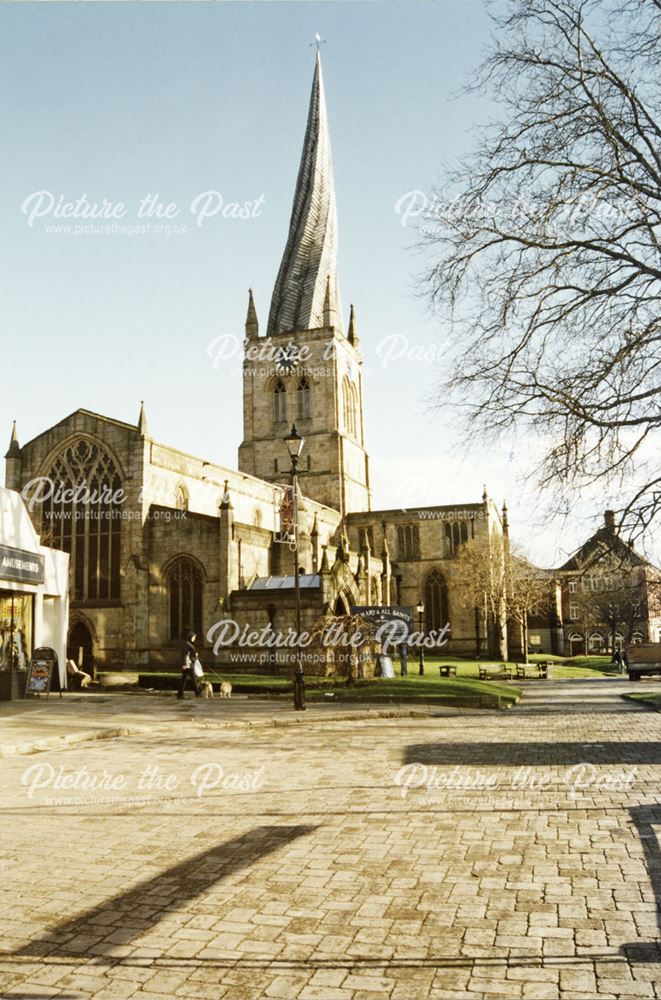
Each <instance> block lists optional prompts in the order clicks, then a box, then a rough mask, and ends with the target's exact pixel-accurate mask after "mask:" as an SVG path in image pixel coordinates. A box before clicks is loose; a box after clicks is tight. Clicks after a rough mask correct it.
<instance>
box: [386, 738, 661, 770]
mask: <svg viewBox="0 0 661 1000" xmlns="http://www.w3.org/2000/svg"><path fill="white" fill-rule="evenodd" d="M403 760H404V763H405V764H439V765H443V764H467V765H470V766H475V765H477V764H489V765H490V766H491V767H522V766H525V767H535V766H536V765H543V766H546V767H553V766H554V765H563V766H570V765H572V764H661V743H659V742H656V741H654V740H649V741H635V742H634V741H632V742H627V741H624V740H623V741H607V740H598V741H597V740H595V741H594V742H592V743H555V742H552V743H551V742H549V743H542V742H539V743H531V742H526V743H511V742H510V743H504V742H503V743H495V742H489V743H449V742H448V743H412V744H410V745H409V746H407V747H406V749H405V751H404V758H403Z"/></svg>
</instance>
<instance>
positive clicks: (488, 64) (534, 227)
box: [421, 0, 661, 538]
mask: <svg viewBox="0 0 661 1000" xmlns="http://www.w3.org/2000/svg"><path fill="white" fill-rule="evenodd" d="M495 21H496V40H495V42H494V45H493V48H492V50H491V52H490V54H489V56H488V57H487V59H486V61H485V62H484V64H483V65H482V67H481V69H480V71H479V72H478V75H477V78H476V80H475V82H474V84H472V85H471V86H470V87H469V88H468V89H469V90H474V89H477V90H481V91H484V92H486V93H490V94H491V95H492V96H493V97H494V99H495V100H496V102H498V103H499V104H500V106H501V108H502V114H501V115H499V117H498V121H496V122H494V123H493V124H491V125H490V126H487V127H486V128H485V129H484V130H483V131H482V132H481V133H480V138H479V145H478V147H477V149H476V151H475V152H474V153H473V154H471V155H470V156H469V157H468V158H467V159H466V160H465V161H464V162H463V163H462V164H461V166H460V168H459V169H458V170H456V171H455V172H453V173H452V174H450V175H448V177H447V178H446V180H447V185H444V186H443V188H442V190H438V191H437V192H436V196H435V199H434V200H433V201H432V203H431V208H430V211H429V212H428V213H427V216H426V218H425V220H424V223H423V225H422V229H421V243H422V248H423V250H424V251H425V252H426V253H429V254H431V257H430V263H429V267H428V270H427V284H426V286H425V287H426V290H427V292H428V294H429V296H430V297H431V300H432V302H433V303H434V305H435V306H436V307H438V308H439V309H442V310H443V311H444V312H447V310H448V309H449V310H450V314H451V316H452V319H453V331H454V335H455V350H454V351H453V374H452V375H451V376H449V377H448V381H447V384H446V385H444V386H443V390H444V391H443V396H444V398H446V396H447V391H448V390H449V393H450V396H451V397H452V398H454V400H455V402H456V403H457V404H458V405H459V406H460V407H462V408H463V410H464V415H465V417H466V419H467V426H468V427H469V428H470V435H471V437H474V435H475V433H476V431H480V432H482V433H483V434H485V435H491V436H494V435H496V436H497V435H500V434H510V433H512V432H513V431H514V429H515V428H522V429H525V430H526V431H527V432H528V433H532V435H533V439H534V440H535V441H536V442H538V443H539V446H540V449H541V452H540V454H541V456H542V457H541V458H540V460H539V464H538V466H537V467H536V468H535V469H534V470H533V474H534V475H536V477H537V481H538V482H539V483H540V484H541V485H542V486H543V487H546V488H548V489H549V490H550V494H549V496H550V497H551V498H552V499H553V501H554V502H555V503H556V504H557V509H561V508H562V507H566V506H567V502H568V498H571V497H572V496H574V495H575V492H574V491H575V490H576V489H580V488H582V487H585V486H594V484H598V485H599V486H600V488H602V489H603V491H604V492H606V491H610V492H611V494H613V495H617V496H619V498H620V499H619V500H618V501H617V504H616V505H615V506H616V511H617V514H618V521H619V524H620V526H621V527H622V529H623V530H624V531H626V532H627V533H628V534H629V535H630V537H632V538H633V537H636V536H638V535H639V534H641V533H642V531H643V530H644V529H645V528H646V527H647V526H649V525H650V524H651V523H652V522H653V521H654V519H655V518H656V517H658V515H659V513H660V512H661V472H660V470H659V467H658V465H659V463H658V461H657V460H656V456H655V455H654V453H653V451H652V448H653V446H654V439H655V438H656V448H657V451H658V437H657V435H658V430H659V426H660V424H661V320H660V317H659V303H660V301H661V256H660V253H659V250H660V247H659V222H660V216H661V141H660V140H661V108H660V104H661V101H660V97H661V74H660V73H659V65H660V64H661V0H629V2H622V0H620V2H617V0H598V2H597V0H511V2H510V4H509V7H508V12H507V13H506V14H505V15H504V16H496V17H495Z"/></svg>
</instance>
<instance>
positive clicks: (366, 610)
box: [349, 604, 413, 639]
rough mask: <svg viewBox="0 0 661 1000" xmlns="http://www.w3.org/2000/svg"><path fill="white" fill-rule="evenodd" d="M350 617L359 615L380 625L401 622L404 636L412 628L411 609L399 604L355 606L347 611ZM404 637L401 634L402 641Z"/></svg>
mask: <svg viewBox="0 0 661 1000" xmlns="http://www.w3.org/2000/svg"><path fill="white" fill-rule="evenodd" d="M349 611H350V613H351V614H352V615H360V617H361V618H364V619H365V621H368V622H373V623H374V625H381V624H383V622H403V623H404V624H405V625H406V635H408V634H409V632H410V631H411V629H412V627H413V608H411V607H406V606H404V605H400V604H384V605H379V604H375V605H373V604H367V605H363V606H360V605H356V606H355V607H353V608H350V609H349ZM403 638H404V635H403V634H402V639H403Z"/></svg>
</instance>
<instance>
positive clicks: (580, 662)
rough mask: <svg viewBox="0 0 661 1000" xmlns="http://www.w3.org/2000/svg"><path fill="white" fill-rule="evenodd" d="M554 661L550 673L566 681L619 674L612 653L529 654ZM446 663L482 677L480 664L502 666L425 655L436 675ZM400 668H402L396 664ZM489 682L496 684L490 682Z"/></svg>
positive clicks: (535, 659) (461, 672) (512, 666)
mask: <svg viewBox="0 0 661 1000" xmlns="http://www.w3.org/2000/svg"><path fill="white" fill-rule="evenodd" d="M540 660H541V661H542V662H547V663H551V664H552V666H551V670H550V671H549V673H550V676H551V677H552V678H553V679H555V680H566V679H567V678H572V677H574V678H575V677H584V678H589V677H617V676H618V673H619V669H618V667H617V665H616V664H614V663H611V658H610V656H573V657H564V656H554V655H552V654H549V655H548V656H547V655H544V654H536V653H533V654H531V655H530V657H529V662H530V663H531V664H534V663H538V662H539V661H540ZM442 663H454V664H455V665H456V666H457V677H477V676H478V663H479V664H481V665H482V666H487V667H492V668H494V669H495V668H496V667H498V666H500V663H501V661H500V660H498V661H494V660H483V659H480V660H461V659H459V658H457V657H452V656H429V657H425V669H427V670H431V669H433V671H434V673H435V674H438V668H439V666H440V664H442ZM508 666H509V667H510V669H511V670H512V673H515V664H514V663H509V664H508ZM412 667H413V669H417V665H416V664H412V663H411V660H409V671H410V670H411V668H412ZM395 669H396V670H399V667H395ZM488 683H492V682H491V681H489V682H488Z"/></svg>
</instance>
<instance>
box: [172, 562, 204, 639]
mask: <svg viewBox="0 0 661 1000" xmlns="http://www.w3.org/2000/svg"><path fill="white" fill-rule="evenodd" d="M167 582H168V591H169V597H170V638H171V639H183V638H184V636H185V634H186V630H187V629H193V631H194V632H196V633H197V635H198V636H201V635H202V572H201V570H200V569H199V567H198V566H197V565H196V563H195V562H194V561H193V560H192V559H191V558H190V557H189V556H178V557H177V558H176V559H175V560H174V562H173V563H172V564H171V565H170V568H169V569H168V572H167Z"/></svg>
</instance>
